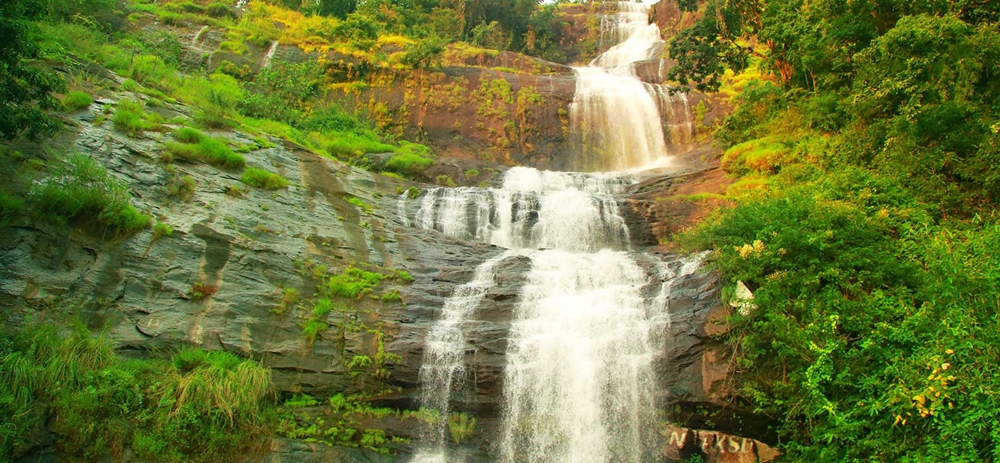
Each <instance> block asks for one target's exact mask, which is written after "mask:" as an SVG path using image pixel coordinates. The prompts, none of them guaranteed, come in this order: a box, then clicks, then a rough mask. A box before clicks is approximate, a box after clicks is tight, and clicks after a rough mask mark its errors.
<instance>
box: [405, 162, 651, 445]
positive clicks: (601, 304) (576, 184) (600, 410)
mask: <svg viewBox="0 0 1000 463" xmlns="http://www.w3.org/2000/svg"><path fill="white" fill-rule="evenodd" d="M635 182H636V179H635V177H634V176H632V175H623V174H579V173H560V172H545V171H538V170H536V169H530V168H513V169H510V170H509V171H508V172H507V173H506V174H505V176H504V181H503V186H502V187H501V188H496V189H485V188H450V189H448V188H445V189H434V190H430V191H428V192H427V193H426V196H425V197H424V199H423V200H422V201H421V204H420V210H419V211H418V212H417V214H416V218H415V220H414V224H415V225H417V226H420V227H422V228H427V229H435V230H438V231H441V232H443V233H445V234H448V235H450V236H454V237H458V238H463V239H475V240H480V241H486V242H491V243H494V244H498V245H501V246H504V247H508V248H511V249H510V250H508V251H506V252H505V253H503V254H501V255H500V256H497V257H494V258H493V259H490V260H489V261H487V262H486V263H484V264H482V265H481V266H480V267H478V268H477V269H476V272H475V277H474V278H473V281H472V282H470V283H468V284H466V285H463V286H461V287H459V288H458V289H456V291H455V293H454V295H453V296H452V298H451V299H449V300H448V302H447V304H446V306H445V308H444V310H443V312H442V316H441V319H440V320H439V321H438V322H437V323H436V324H435V326H434V328H433V329H432V331H431V333H429V334H428V343H427V348H426V351H425V353H424V364H423V367H422V368H421V373H420V378H421V383H422V385H423V390H424V393H423V396H422V402H421V405H422V406H423V407H427V408H431V409H435V410H439V411H442V412H443V413H446V412H447V410H449V406H448V401H449V398H450V397H451V395H452V393H453V391H454V390H455V389H454V387H455V386H456V385H457V384H459V383H460V381H458V378H460V377H461V371H462V361H463V360H464V358H465V355H464V354H465V351H464V349H465V344H464V343H465V338H464V336H463V335H462V326H463V324H465V323H467V322H468V321H469V320H470V319H471V317H473V316H474V314H475V308H476V305H477V304H478V303H479V302H480V301H481V300H482V295H483V293H485V292H486V291H487V290H488V289H489V288H490V287H491V286H492V285H493V276H494V273H495V268H496V267H497V265H498V264H499V263H500V262H502V261H503V260H504V259H507V258H509V257H511V256H515V255H517V256H523V257H527V258H529V259H530V260H531V262H532V268H531V271H530V272H529V274H528V275H527V282H528V283H527V285H526V286H525V287H524V288H523V290H522V291H523V294H522V301H521V302H520V304H519V305H518V309H517V311H516V313H515V314H514V322H513V324H512V328H511V333H510V339H509V342H508V352H507V367H506V369H505V377H504V393H503V402H502V403H503V417H502V423H501V430H500V436H499V438H500V442H499V443H498V446H497V448H498V451H499V453H500V455H499V456H500V459H501V460H502V461H507V462H514V461H517V462H521V461H524V462H531V463H541V462H567V463H569V462H573V463H608V462H629V463H641V462H644V461H648V456H649V454H648V452H649V451H651V449H652V448H654V447H655V445H653V443H654V442H656V436H655V430H654V429H653V428H651V427H649V426H648V423H651V422H655V417H656V412H655V409H654V408H653V404H652V402H651V397H652V396H653V394H652V388H653V384H654V375H653V371H652V360H653V357H654V356H655V353H656V352H657V347H658V346H656V345H654V344H655V343H652V342H650V339H651V336H652V334H651V327H652V320H653V317H652V316H651V315H650V314H651V313H653V312H656V311H657V309H656V307H652V306H651V305H650V304H655V303H656V301H657V300H658V299H656V298H651V299H648V301H647V299H646V298H645V297H644V296H643V292H642V291H643V287H645V286H646V285H648V284H649V283H650V281H649V280H650V277H649V276H648V275H647V274H646V272H645V271H643V270H642V269H641V268H640V267H639V266H638V265H637V264H636V263H635V261H634V260H633V259H632V257H631V256H630V255H629V253H628V252H626V251H624V250H627V249H628V231H627V227H626V226H625V221H624V219H623V218H622V217H621V215H620V213H619V211H618V208H617V202H616V201H615V199H614V198H613V196H611V195H612V194H613V193H618V192H622V191H623V190H624V189H625V188H626V187H627V186H628V185H631V184H634V183H635ZM400 201H401V203H402V202H403V201H406V199H405V197H401V198H400ZM401 211H404V219H405V220H408V218H405V207H403V208H401ZM609 248H617V249H621V250H619V251H615V250H612V249H609ZM444 432H445V430H444V427H443V425H438V427H436V428H432V430H431V431H430V432H428V433H427V434H428V435H427V436H426V437H425V442H424V447H423V449H422V450H421V451H419V452H418V454H417V456H416V457H415V459H414V460H413V461H414V462H415V463H429V462H448V461H454V460H450V459H449V457H448V455H447V452H446V449H445V445H444V442H445V441H444ZM651 433H652V434H651Z"/></svg>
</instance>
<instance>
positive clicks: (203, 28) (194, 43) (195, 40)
mask: <svg viewBox="0 0 1000 463" xmlns="http://www.w3.org/2000/svg"><path fill="white" fill-rule="evenodd" d="M207 30H208V26H201V29H198V32H196V33H195V34H194V37H192V38H191V47H192V48H195V47H197V46H198V41H199V40H201V36H202V34H204V33H205V31H207Z"/></svg>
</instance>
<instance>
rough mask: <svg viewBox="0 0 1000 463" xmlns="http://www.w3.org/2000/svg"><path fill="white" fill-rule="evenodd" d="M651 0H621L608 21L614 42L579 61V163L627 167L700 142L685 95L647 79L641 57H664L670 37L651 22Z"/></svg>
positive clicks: (606, 32)
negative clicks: (587, 61) (641, 72)
mask: <svg viewBox="0 0 1000 463" xmlns="http://www.w3.org/2000/svg"><path fill="white" fill-rule="evenodd" d="M649 8H650V4H644V3H631V2H619V3H618V12H617V13H615V14H611V15H606V16H605V17H604V18H603V19H602V22H601V35H602V40H605V41H610V42H611V43H614V44H615V45H613V46H612V47H611V48H610V49H608V51H606V52H604V53H603V54H601V55H600V56H598V57H597V58H595V59H594V60H593V61H591V62H590V65H588V66H586V67H578V68H574V71H575V72H576V94H575V96H574V98H573V103H572V104H571V105H570V123H571V126H572V129H573V133H574V135H575V137H576V145H577V146H576V148H577V150H578V151H579V152H578V153H576V156H575V161H576V162H574V163H573V165H574V166H576V168H578V169H582V170H590V171H607V170H623V169H630V168H636V167H643V166H649V167H652V166H654V165H659V166H663V165H669V162H670V158H669V156H667V155H669V154H677V153H679V152H681V151H683V150H685V149H687V148H688V147H689V145H690V144H691V143H692V142H693V141H694V131H695V128H696V124H695V122H694V118H693V115H692V112H691V107H690V105H689V103H688V98H687V95H686V94H683V93H672V92H671V91H670V88H669V87H667V86H665V85H657V84H651V83H648V82H643V81H641V80H640V79H639V78H638V76H637V72H636V67H635V66H636V63H638V62H641V61H647V60H658V59H659V58H660V56H661V55H662V52H663V47H664V42H663V40H662V39H661V38H660V30H659V27H658V26H657V25H656V24H650V23H649Z"/></svg>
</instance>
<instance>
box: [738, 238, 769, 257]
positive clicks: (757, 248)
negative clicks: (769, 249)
mask: <svg viewBox="0 0 1000 463" xmlns="http://www.w3.org/2000/svg"><path fill="white" fill-rule="evenodd" d="M733 249H734V250H736V252H738V253H740V257H742V258H744V259H746V258H747V257H750V255H751V254H756V255H760V254H761V253H762V252H764V242H763V241H761V240H754V241H753V244H752V245H750V244H744V245H743V246H733Z"/></svg>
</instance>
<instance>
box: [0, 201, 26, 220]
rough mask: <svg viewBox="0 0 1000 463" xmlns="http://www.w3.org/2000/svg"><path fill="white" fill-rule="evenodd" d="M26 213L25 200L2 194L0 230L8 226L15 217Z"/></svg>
mask: <svg viewBox="0 0 1000 463" xmlns="http://www.w3.org/2000/svg"><path fill="white" fill-rule="evenodd" d="M24 211H25V202H24V199H22V198H19V197H17V196H14V195H9V194H5V193H0V228H2V227H4V226H5V225H6V224H8V223H9V222H10V220H11V219H13V218H14V217H17V216H19V215H21V214H23V213H24Z"/></svg>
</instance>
